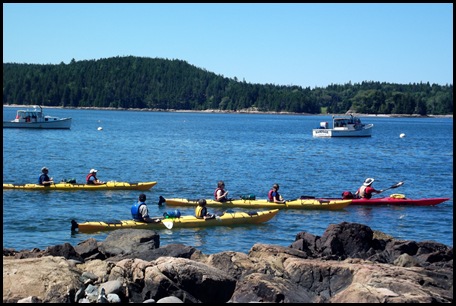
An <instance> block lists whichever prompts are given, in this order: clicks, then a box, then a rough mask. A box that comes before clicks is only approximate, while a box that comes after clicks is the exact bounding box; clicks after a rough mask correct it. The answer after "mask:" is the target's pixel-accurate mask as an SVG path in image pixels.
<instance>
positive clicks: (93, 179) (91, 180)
mask: <svg viewBox="0 0 456 306" xmlns="http://www.w3.org/2000/svg"><path fill="white" fill-rule="evenodd" d="M97 172H98V170H96V169H90V172H89V174H87V176H86V183H87V184H88V185H103V184H104V182H102V181H100V180H98V178H97Z"/></svg>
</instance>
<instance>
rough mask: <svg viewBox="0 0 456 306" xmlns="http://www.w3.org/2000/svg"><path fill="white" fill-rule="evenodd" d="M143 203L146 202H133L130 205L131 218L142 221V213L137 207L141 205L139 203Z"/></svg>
mask: <svg viewBox="0 0 456 306" xmlns="http://www.w3.org/2000/svg"><path fill="white" fill-rule="evenodd" d="M145 204H146V203H144V202H136V203H135V204H133V206H132V207H131V216H132V218H133V220H136V221H144V219H143V217H142V215H141V214H140V212H139V207H141V205H145Z"/></svg>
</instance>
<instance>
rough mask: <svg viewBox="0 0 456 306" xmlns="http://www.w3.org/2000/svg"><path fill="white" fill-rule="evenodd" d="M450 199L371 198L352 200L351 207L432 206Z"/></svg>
mask: <svg viewBox="0 0 456 306" xmlns="http://www.w3.org/2000/svg"><path fill="white" fill-rule="evenodd" d="M449 199H450V198H427V199H408V198H403V199H401V198H392V197H385V198H371V199H353V201H352V204H351V205H369V206H378V205H397V206H434V205H438V204H440V203H443V202H445V201H448V200H449Z"/></svg>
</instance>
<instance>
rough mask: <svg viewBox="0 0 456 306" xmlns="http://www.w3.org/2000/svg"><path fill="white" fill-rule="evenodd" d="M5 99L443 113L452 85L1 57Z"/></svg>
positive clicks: (163, 63)
mask: <svg viewBox="0 0 456 306" xmlns="http://www.w3.org/2000/svg"><path fill="white" fill-rule="evenodd" d="M303 73H305V72H303ZM391 73H394V72H391ZM3 104H4V105H5V104H20V105H30V104H33V105H43V106H64V107H113V108H140V109H142V108H148V109H174V110H207V109H215V110H224V111H229V110H231V111H237V110H244V109H249V108H253V109H256V110H258V111H264V112H295V113H309V114H319V113H321V112H325V113H326V112H328V113H345V112H347V111H349V110H351V111H353V112H357V113H365V114H419V115H448V114H453V84H446V85H438V84H429V83H419V84H393V83H380V82H374V81H369V82H367V81H366V82H362V83H360V84H357V83H355V84H351V83H347V84H343V85H342V84H341V85H330V86H328V87H326V88H318V87H317V88H313V89H311V88H310V87H306V88H303V87H300V86H286V85H276V84H251V83H248V82H246V81H245V80H243V81H239V80H238V79H237V78H236V77H235V78H234V79H231V78H226V77H224V76H222V75H217V74H215V73H212V72H209V71H207V70H205V69H201V68H198V67H195V66H193V65H191V64H189V63H187V62H185V61H182V60H168V59H160V58H144V57H134V56H127V57H113V58H106V59H99V60H84V61H75V60H74V59H73V60H72V61H71V63H69V64H65V63H61V64H59V65H51V64H46V65H40V64H18V63H4V64H3Z"/></svg>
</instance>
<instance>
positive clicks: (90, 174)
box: [86, 173, 97, 184]
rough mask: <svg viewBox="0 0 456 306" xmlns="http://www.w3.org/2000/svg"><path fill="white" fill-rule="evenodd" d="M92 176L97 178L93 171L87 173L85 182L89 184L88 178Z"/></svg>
mask: <svg viewBox="0 0 456 306" xmlns="http://www.w3.org/2000/svg"><path fill="white" fill-rule="evenodd" d="M92 176H93V177H94V178H95V179H96V178H97V177H96V176H95V175H94V174H93V173H89V174H87V176H86V183H87V184H90V183H89V179H90V177H92Z"/></svg>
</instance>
